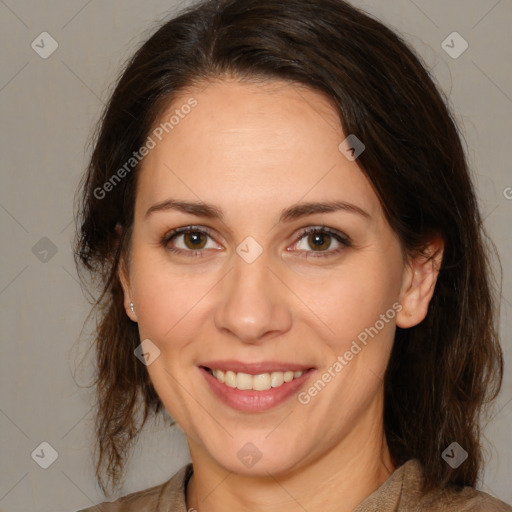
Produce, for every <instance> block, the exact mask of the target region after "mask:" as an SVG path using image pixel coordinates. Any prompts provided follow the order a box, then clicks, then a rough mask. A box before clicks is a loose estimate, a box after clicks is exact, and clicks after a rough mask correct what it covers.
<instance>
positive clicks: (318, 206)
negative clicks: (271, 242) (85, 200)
mask: <svg viewBox="0 0 512 512" xmlns="http://www.w3.org/2000/svg"><path fill="white" fill-rule="evenodd" d="M170 210H175V211H180V212H183V213H188V214H191V215H195V216H196V217H204V218H208V219H219V220H221V221H223V219H224V215H223V213H222V210H221V209H220V208H218V207H216V206H214V205H211V204H207V203H203V202H200V201H179V200H176V199H167V200H166V201H162V202H160V203H156V204H154V205H153V206H151V207H150V208H148V210H147V211H146V214H145V215H144V217H145V218H147V217H149V216H150V215H152V214H154V213H156V212H165V211H170ZM336 211H344V212H347V213H354V214H358V215H361V216H362V217H365V218H367V219H371V215H370V214H369V213H368V212H367V211H365V210H363V209H362V208H361V207H359V206H357V205H355V204H352V203H347V202H345V201H328V202H309V203H299V204H296V205H293V206H290V207H289V208H285V209H284V210H282V211H281V215H280V217H279V223H283V222H291V221H292V220H296V219H300V218H302V217H306V216H308V215H314V214H315V213H331V212H336Z"/></svg>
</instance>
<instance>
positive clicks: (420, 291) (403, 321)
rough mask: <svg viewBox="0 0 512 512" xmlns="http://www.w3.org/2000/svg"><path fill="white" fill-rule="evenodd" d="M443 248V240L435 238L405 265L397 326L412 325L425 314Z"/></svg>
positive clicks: (432, 293)
mask: <svg viewBox="0 0 512 512" xmlns="http://www.w3.org/2000/svg"><path fill="white" fill-rule="evenodd" d="M443 248H444V243H443V240H442V239H441V238H436V239H434V240H432V241H431V243H430V244H429V246H428V247H427V248H426V249H425V250H424V251H422V253H420V254H418V255H416V256H415V257H414V258H412V259H411V260H410V261H409V262H408V263H407V265H406V266H405V268H404V274H403V281H402V289H401V292H400V304H401V305H402V310H401V311H400V312H399V313H398V314H397V316H396V325H397V326H398V327H401V328H403V329H406V328H408V327H413V326H414V325H417V324H419V323H420V322H422V321H423V320H424V318H425V317H426V316H427V312H428V305H429V303H430V300H431V299H432V296H433V295H434V289H435V286H436V282H437V277H438V275H439V269H440V268H441V262H442V257H443Z"/></svg>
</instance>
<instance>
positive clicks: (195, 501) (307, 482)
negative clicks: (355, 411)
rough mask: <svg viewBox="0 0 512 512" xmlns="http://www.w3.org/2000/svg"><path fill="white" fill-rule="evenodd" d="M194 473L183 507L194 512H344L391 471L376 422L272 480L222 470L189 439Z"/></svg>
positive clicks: (358, 429) (389, 460) (353, 432)
mask: <svg viewBox="0 0 512 512" xmlns="http://www.w3.org/2000/svg"><path fill="white" fill-rule="evenodd" d="M189 446H190V452H191V457H192V463H193V467H194V474H193V476H192V477H191V478H190V480H189V484H188V487H187V493H186V494H187V508H188V509H189V510H190V508H193V509H195V510H196V511H198V512H220V511H225V510H229V509H232V510H243V511H247V512H252V511H259V512H261V511H262V510H264V511H265V512H286V511H296V510H299V509H298V508H297V507H298V506H299V507H302V508H303V509H305V510H308V512H317V511H318V512H320V511H321V512H350V511H352V510H353V509H354V508H355V507H356V506H357V505H358V504H359V503H361V502H362V501H364V499H365V498H366V497H368V496H369V495H370V494H371V493H372V492H373V491H375V490H376V489H377V488H378V487H379V486H380V485H381V484H382V483H383V482H384V481H385V480H386V479H387V478H388V477H389V476H390V475H391V473H392V472H393V471H394V469H395V468H394V467H393V463H392V461H391V457H390V454H389V450H388V446H387V443H386V441H385V435H384V431H383V427H382V423H379V424H375V423H373V424H372V423H370V424H369V425H368V426H367V427H366V428H364V426H362V425H358V426H357V428H355V429H353V431H352V432H351V433H350V434H349V435H348V436H346V437H345V438H344V439H343V440H342V441H341V442H340V443H339V444H338V445H336V446H335V447H334V448H332V449H331V450H329V451H328V452H327V453H326V454H325V455H323V456H322V457H320V458H318V459H316V460H315V461H313V462H311V463H309V464H307V465H304V466H300V467H298V468H297V469H293V470H292V471H290V472H288V473H285V474H280V475H278V476H273V475H270V474H269V476H268V477H260V476H258V477H252V476H246V475H238V474H236V473H232V472H230V471H227V470H226V469H224V468H222V467H221V466H219V465H218V464H216V462H215V461H214V460H213V459H211V458H210V457H208V456H206V454H205V453H204V452H202V451H201V450H200V448H199V447H198V446H197V445H193V444H192V443H191V442H190V440H189Z"/></svg>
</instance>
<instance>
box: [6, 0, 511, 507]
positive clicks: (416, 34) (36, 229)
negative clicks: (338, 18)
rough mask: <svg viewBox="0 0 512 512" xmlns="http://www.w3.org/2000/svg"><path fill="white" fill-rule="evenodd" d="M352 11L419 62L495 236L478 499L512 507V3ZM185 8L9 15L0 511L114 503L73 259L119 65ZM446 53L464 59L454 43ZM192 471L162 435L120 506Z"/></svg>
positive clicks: (139, 4) (13, 6) (76, 0)
mask: <svg viewBox="0 0 512 512" xmlns="http://www.w3.org/2000/svg"><path fill="white" fill-rule="evenodd" d="M353 3H354V4H356V5H359V6H362V7H364V8H365V9H367V10H368V11H369V12H371V13H373V14H375V15H376V16H377V17H378V18H380V19H381V20H383V21H385V22H386V23H388V24H389V25H391V26H392V27H394V28H395V29H397V30H399V31H400V32H401V33H402V34H403V35H404V36H405V38H406V39H407V40H408V41H409V42H410V43H411V44H412V45H413V46H414V47H415V48H416V49H417V51H418V52H419V53H420V54H421V55H422V56H423V58H424V60H425V62H426V63H427V65H428V66H430V67H431V68H432V69H433V72H434V74H435V76H436V77H437V80H438V82H439V84H440V86H441V87H442V88H443V90H444V91H445V92H446V94H447V95H448V96H449V98H450V102H451V103H453V105H454V107H455V111H456V114H457V119H458V121H459V123H460V125H461V129H462V131H463V133H464V137H465V139H466V143H467V147H468V155H469V159H470V162H471V166H472V169H473V170H474V177H475V181H476V183H477V186H478V191H479V196H480V201H481V208H482V210H483V212H484V216H485V224H486V227H487V228H488V230H489V232H490V234H491V236H492V237H493V238H494V240H495V242H496V244H497V246H498V249H499V251H500V254H501V258H502V263H503V300H502V309H501V335H502V340H503V347H504V351H505V357H506V361H505V363H506V375H505V381H504V388H503V391H502V393H501V395H500V397H499V399H498V401H497V403H496V407H495V411H494V416H493V418H492V420H491V421H490V422H489V424H488V425H487V428H486V430H485V433H486V437H487V439H488V441H489V444H488V450H487V453H488V459H489V463H488V466H487V469H486V471H485V477H484V479H483V481H482V482H481V484H480V488H482V489H484V490H485V491H487V492H489V493H491V494H493V495H496V496H498V497H499V498H501V499H503V500H505V501H508V502H511V503H512V488H511V486H510V478H511V475H512V444H511V443H510V430H511V428H512V377H511V372H510V367H511V365H512V339H511V336H510V329H511V327H512V319H511V315H512V272H511V271H512V251H511V249H512V247H511V238H510V233H511V231H510V224H511V219H512V189H510V188H508V187H512V174H511V172H510V159H511V156H512V152H511V143H510V134H511V133H512V122H511V119H512V76H511V67H510V63H511V62H512V37H511V23H512V2H511V0H501V1H498V0H433V1H421V0H414V1H412V0H392V1H390V0H386V1H385V2H384V1H378V0H367V1H364V0H357V1H354V2H353ZM178 7H179V5H178V3H177V2H175V1H163V0H144V1H142V0H123V1H121V0H115V1H109V2H107V1H105V0H103V1H101V0H90V1H86V0H66V1H65V0H53V1H49V2H35V1H28V0H0V34H1V36H0V37H1V43H2V44H1V45H0V52H1V68H0V108H1V112H2V121H3V122H2V134H1V142H0V158H1V161H2V166H1V169H2V171H1V187H0V232H1V234H0V236H1V243H2V251H1V254H2V265H1V267H0V317H1V320H2V348H3V350H2V355H3V357H1V358H0V389H1V395H0V432H1V444H0V465H1V471H0V510H2V511H12V512H15V511H27V510H38V511H40V512H50V511H52V512H71V511H73V510H76V509H78V508H81V507H85V506H90V505H91V504H92V503H98V502H100V501H102V499H103V496H102V495H101V493H100V492H99V489H98V487H97V485H96V483H95V481H94V478H93V466H92V458H91V448H92V445H91V439H92V437H91V434H92V416H93V415H92V409H91V408H92V407H93V404H94V400H93V396H92V391H91V390H90V389H88V388H87V387H85V386H86V385H87V384H88V383H89V382H90V376H91V363H92V357H91V356H92V353H90V354H89V356H88V358H86V359H85V360H84V362H83V364H81V365H79V364H78V363H79V362H80V361H81V360H82V357H83V356H84V355H85V353H86V351H87V348H88V339H89V338H88V332H89V331H90V326H89V327H87V325H86V328H85V330H84V332H83V333H82V335H81V338H80V339H79V337H80V331H81V328H82V324H83V322H84V320H85V317H86V315H87V312H88V309H89V308H88V303H87V300H86V299H85V298H84V296H83V294H82V291H81V289H80V286H79V284H78V282H77V277H76V272H75V269H74V265H73V259H72V252H71V246H70V242H71V240H72V237H73V223H72V215H73V213H72V212H73V210H72V204H73V194H74V192H75V189H76V187H77V184H78V180H79V178H80V175H81V173H82V172H83V169H84V166H85V163H86V160H87V155H88V149H87V148H86V142H87V141H88V140H89V137H90V134H91V131H92V129H93V126H94V123H95V122H96V120H97V118H98V116H99V113H100V110H101V108H102V107H103V104H104V102H105V101H106V100H107V98H108V93H109V91H110V90H111V87H112V83H113V81H114V79H115V77H116V76H117V74H118V72H119V70H120V66H121V64H122V63H123V62H124V61H125V60H126V59H127V58H128V57H129V56H130V54H131V53H132V51H133V50H134V49H135V47H136V46H137V44H138V43H139V42H140V41H142V40H143V39H144V38H145V37H147V36H148V35H149V34H150V32H151V31H152V29H153V28H154V27H155V23H156V22H158V20H161V19H162V18H163V17H165V16H168V15H169V12H171V13H172V12H175V11H176V9H177V8H178ZM45 31H46V32H49V33H50V34H51V36H52V37H53V38H54V39H55V40H56V41H57V42H58V45H59V46H58V48H57V50H56V51H55V52H54V53H53V54H52V55H51V56H50V57H48V58H47V59H43V58H41V57H40V56H39V55H38V53H36V51H34V49H32V47H31V43H32V41H34V40H36V42H37V41H40V38H38V36H39V34H41V33H42V32H45ZM453 31H457V32H458V33H460V34H461V36H462V37H463V38H464V39H465V40H466V41H467V42H468V44H469V48H468V49H467V50H466V51H465V52H464V53H463V54H462V55H461V56H459V57H458V58H456V59H454V58H452V57H451V56H450V55H448V53H447V52H446V51H445V50H444V49H443V48H442V46H441V44H442V42H443V41H444V40H445V39H446V38H447V36H448V35H449V34H451V33H452V32H453ZM36 38H37V39H36ZM46 41H47V42H46V43H45V48H46V50H47V49H48V48H49V43H48V40H46ZM39 44H40V45H41V43H39ZM448 44H450V45H451V46H454V50H457V49H459V48H461V47H460V41H458V40H455V41H454V43H453V44H452V43H451V42H450V39H449V40H448ZM41 50H42V49H41ZM46 50H45V51H46ZM454 50H452V52H453V51H454ZM507 197H508V198H507ZM44 237H46V238H47V239H49V240H50V241H51V242H49V241H48V240H47V239H45V238H44ZM41 239H43V240H42V241H41ZM34 246H35V248H34ZM45 250H46V251H48V252H46V253H45V252H44V251H45ZM55 250H56V251H57V252H56V253H55V254H53V252H55ZM43 441H46V442H48V443H50V445H51V446H52V447H53V448H54V449H55V450H56V451H57V453H58V458H57V459H56V460H55V462H54V463H53V464H52V465H51V466H50V467H49V468H48V469H42V468H41V467H40V466H39V465H38V464H36V462H35V459H37V457H36V456H34V458H32V457H31V454H32V453H33V451H34V450H35V449H36V448H38V446H39V445H40V443H41V442H43ZM36 453H41V452H40V448H39V449H38V450H36ZM48 454H49V451H48V450H46V453H45V457H48V456H49V455H48ZM42 458H43V457H40V459H39V460H42ZM186 462H188V451H187V448H186V445H185V442H184V437H183V434H182V433H181V432H180V431H179V430H177V429H169V428H168V427H166V426H165V424H164V422H160V423H158V424H157V425H156V426H155V427H152V428H151V429H148V431H147V432H146V433H145V434H144V435H143V436H142V438H141V440H140V442H139V443H138V445H137V448H136V451H135V454H134V457H133V459H132V460H131V464H130V465H129V467H128V477H127V480H126V483H125V486H124V488H123V494H125V493H128V492H132V491H135V490H138V489H141V488H146V487H149V486H151V485H156V484H158V483H161V482H162V481H164V480H166V479H168V478H169V477H170V476H171V475H172V474H173V473H174V472H175V471H176V470H177V469H178V468H179V467H181V465H183V464H185V463H186Z"/></svg>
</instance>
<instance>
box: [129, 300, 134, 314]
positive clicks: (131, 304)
mask: <svg viewBox="0 0 512 512" xmlns="http://www.w3.org/2000/svg"><path fill="white" fill-rule="evenodd" d="M130 309H131V310H132V313H135V306H134V305H133V302H130Z"/></svg>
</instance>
